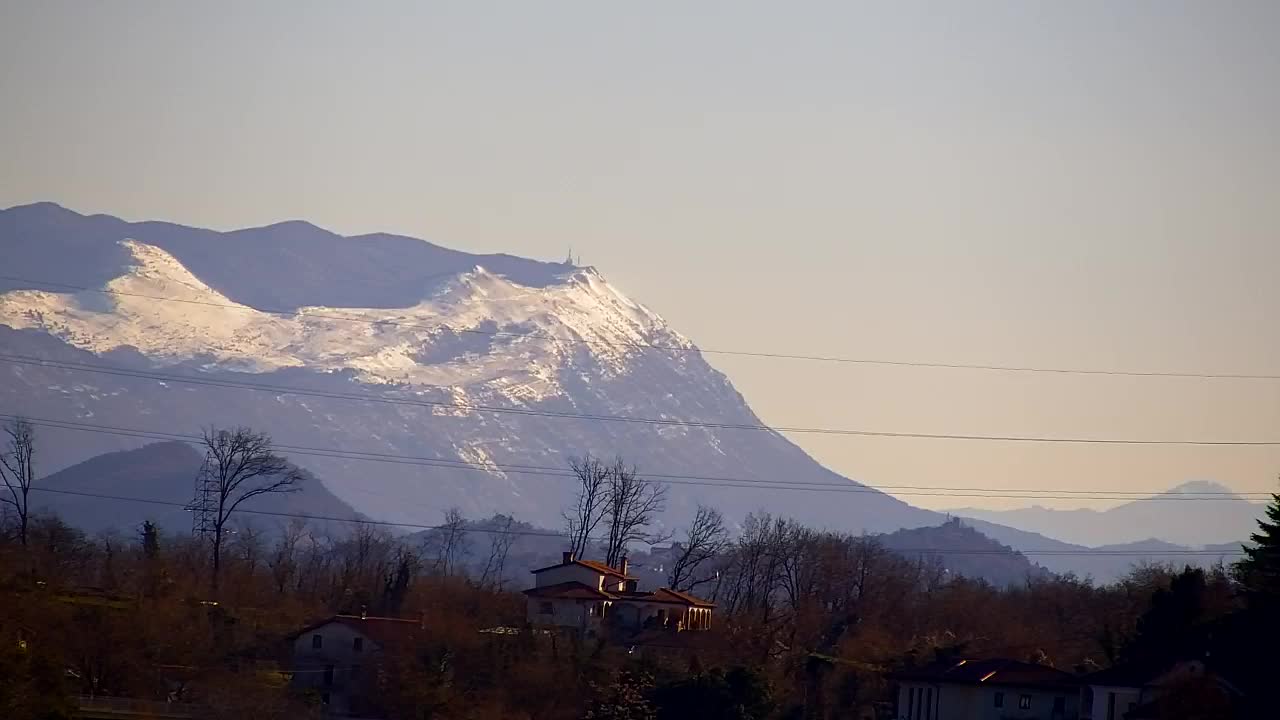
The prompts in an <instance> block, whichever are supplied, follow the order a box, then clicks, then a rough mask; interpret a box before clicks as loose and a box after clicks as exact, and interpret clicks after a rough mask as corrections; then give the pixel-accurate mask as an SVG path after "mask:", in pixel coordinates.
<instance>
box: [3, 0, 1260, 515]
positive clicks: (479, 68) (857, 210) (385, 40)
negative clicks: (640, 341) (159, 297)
mask: <svg viewBox="0 0 1280 720" xmlns="http://www.w3.org/2000/svg"><path fill="white" fill-rule="evenodd" d="M1278 33H1280V3H1275V2H1268V1H1265V0H1264V1H1260V2H1221V3H1210V2H1177V1H1174V0H1167V1H1161V2H1136V1H1135V2H1124V3H1116V2H1106V1H1100V0H1096V1H1091V0H1081V1H1079V2H1070V3H1048V2H986V1H982V0H975V1H974V2H964V3H916V2H906V1H896V2H883V3H863V2H831V3H825V2H824V3H818V2H795V3H785V4H783V3H756V2H743V1H738V2H703V3H683V2H681V3H677V2H647V3H602V2H587V1H583V2H551V1H549V2H539V3H530V2H519V1H516V2H483V1H480V0H468V1H466V2H456V3H443V2H419V1H411V2H410V1H406V2H368V3H358V4H357V3H339V2H333V3H328V2H307V3H284V2H278V3H250V2H224V3H216V4H196V3H155V2H145V3H142V2H112V3H84V2H60V1H53V0H44V1H42V2H13V1H12V0H0V90H2V91H3V95H2V97H3V98H4V108H3V110H2V111H0V207H7V206H11V205H17V204H23V203H28V202H34V201H40V200H52V201H54V202H58V203H60V204H62V205H65V206H67V207H70V208H72V209H75V210H78V211H81V212H105V213H110V214H113V215H117V216H120V217H124V218H126V219H131V220H141V219H165V220H172V221H176V222H181V223H184V224H189V225H197V226H203V227H212V228H218V229H234V228H240V227H247V226H254V225H263V224H268V223H272V222H277V221H281V220H286V219H305V220H309V221H311V222H313V223H315V224H318V225H321V226H323V227H327V228H330V229H332V230H335V231H338V232H343V233H349V234H356V233H364V232H372V231H389V232H398V233H403V234H408V235H414V236H417V237H422V238H425V239H429V240H431V241H432V242H436V243H438V244H441V245H445V246H448V247H453V248H457V249H461V250H467V251H472V252H509V253H513V254H518V255H523V256H527V257H535V258H541V259H548V260H553V259H554V260H559V259H563V258H564V257H565V255H566V254H567V252H568V251H569V248H572V249H573V252H574V254H575V255H580V256H581V259H582V262H583V263H584V264H590V265H594V266H596V267H597V268H599V269H600V271H601V272H602V273H603V274H604V275H605V276H606V277H607V278H608V279H609V280H610V281H611V282H612V283H614V284H615V285H617V286H618V287H619V288H621V289H622V290H623V291H624V292H626V293H627V294H629V295H630V296H631V297H633V298H636V299H638V300H639V301H641V302H644V303H645V304H646V305H648V306H649V307H651V308H653V309H654V310H655V311H657V312H659V313H660V314H662V315H663V316H664V317H665V318H666V319H667V320H668V321H669V322H670V323H671V324H672V325H673V326H674V327H675V328H676V329H678V330H679V331H680V332H682V333H684V334H685V335H687V336H689V337H691V338H692V339H693V340H694V341H695V342H697V343H698V344H699V345H700V346H702V347H704V348H708V349H729V350H747V351H763V352H777V353H790V354H805V355H823V356H840V357H849V358H862V359H885V360H894V361H924V362H940V363H973V364H994V365H1017V366H1040V367H1066V368H1085V369H1097V370H1135V371H1172V372H1192V373H1244V374H1249V373H1262V374H1280V322H1277V315H1276V309H1277V308H1280V283H1278V282H1277V270H1278V269H1280V133H1277V132H1276V128H1280V82H1277V78H1280V43H1277V42H1275V38H1276V37H1277V34H1278ZM708 360H709V361H711V362H712V364H713V365H715V366H716V367H717V368H719V369H721V370H723V371H724V372H725V373H726V374H728V376H729V377H730V379H731V380H732V381H733V383H734V384H735V386H736V387H737V388H738V389H739V390H740V391H741V392H742V393H743V394H744V395H745V396H746V398H747V399H748V401H749V402H750V404H751V405H752V407H753V408H754V409H755V410H756V412H757V413H758V414H759V415H760V416H761V418H762V419H763V420H764V421H765V422H768V423H770V424H777V425H791V426H798V425H803V426H826V427H842V428H855V429H865V430H885V431H904V432H924V433H947V434H951V433H960V434H995V435H1033V436H1074V437H1082V436H1084V437H1097V438H1133V439H1177V440H1184V439H1188V440H1245V441H1259V440H1277V439H1280V382H1278V381H1245V380H1210V379H1186V378H1182V379H1173V378H1133V377H1113V376H1097V375H1088V376H1078V375H1061V374H1032V373H999V372H984V371H975V370H959V369H926V368H911V367H886V366H875V365H863V364H849V363H820V362H808V361H797V360H776V359H775V360H770V359H760V358H747V357H736V356H727V355H709V356H708ZM794 440H795V441H796V442H797V443H799V444H800V445H801V446H802V447H804V448H805V449H806V450H808V451H809V452H810V453H811V454H813V455H814V456H815V457H816V458H818V459H819V460H820V461H822V462H823V463H825V464H827V465H828V466H829V467H831V468H833V469H835V470H837V471H838V472H841V473H843V474H845V475H848V476H850V477H852V478H855V479H858V480H860V481H863V482H866V483H868V484H872V485H909V484H912V483H915V484H920V485H930V486H947V487H952V486H954V487H973V486H981V487H992V488H1006V489H1011V490H1014V489H1018V488H1075V489H1086V490H1087V489H1107V490H1132V491H1145V490H1160V489H1163V488H1167V487H1171V486H1173V485H1176V484H1178V483H1181V482H1184V481H1188V480H1194V479H1214V480H1217V481H1219V482H1223V483H1225V484H1227V485H1229V486H1230V487H1232V488H1234V489H1236V490H1239V491H1270V490H1274V489H1275V488H1276V485H1277V483H1276V476H1277V474H1278V473H1280V448H1276V447H1253V448H1248V447H1244V448H1242V447H1216V448H1215V447H1171V446H1111V445H1107V446H1103V445H1062V444H1031V443H996V442H969V441H959V440H921V439H893V438H857V437H847V436H825V437H824V436H812V435H807V436H806V435H802V436H797V437H795V438H794ZM905 499H908V500H909V501H911V502H912V503H913V504H917V505H922V506H925V507H932V508H947V507H955V506H959V505H965V504H981V505H984V506H988V507H1008V506H1014V505H1023V504H1030V502H1031V501H1026V500H1018V499H1005V500H983V501H974V502H973V503H970V502H968V501H957V499H955V498H950V499H946V498H929V497H910V498H905ZM1043 504H1051V503H1043ZM1056 504H1058V505H1060V506H1074V505H1080V504H1088V503H1083V502H1082V503H1073V502H1059V503H1056Z"/></svg>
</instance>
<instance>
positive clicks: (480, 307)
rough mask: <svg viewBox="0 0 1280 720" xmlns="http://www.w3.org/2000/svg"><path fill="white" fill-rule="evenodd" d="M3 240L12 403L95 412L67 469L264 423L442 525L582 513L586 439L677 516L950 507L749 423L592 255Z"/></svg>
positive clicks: (232, 239) (906, 522)
mask: <svg viewBox="0 0 1280 720" xmlns="http://www.w3.org/2000/svg"><path fill="white" fill-rule="evenodd" d="M0 250H2V251H3V254H4V257H5V260H6V262H5V270H4V272H3V273H0V274H3V275H6V276H8V277H9V278H11V279H8V280H4V281H3V282H4V284H3V285H0V355H3V356H4V357H0V408H2V410H0V412H4V413H21V414H25V415H28V416H30V417H32V418H36V419H45V420H74V421H77V422H81V423H87V424H91V425H93V426H95V427H94V428H79V429H56V428H51V427H48V426H42V428H41V437H42V441H43V442H45V443H47V449H46V450H45V452H44V453H43V455H42V459H43V462H44V463H45V466H44V469H45V470H46V471H50V470H56V469H58V468H60V467H65V466H68V465H70V464H73V463H75V462H79V461H81V460H84V459H87V458H89V457H92V456H94V455H97V454H100V453H103V452H107V451H112V450H120V449H127V448H133V447H137V446H139V445H141V444H143V443H145V442H148V441H151V440H154V439H159V438H160V437H162V436H161V435H160V434H162V433H177V434H180V435H190V434H193V433H196V432H198V429H199V428H200V427H201V426H204V425H209V424H218V425H238V424H244V425H250V426H252V427H254V428H256V429H261V430H266V431H268V432H270V433H272V434H273V436H274V437H275V439H276V441H277V443H279V444H283V445H286V446H288V447H289V449H288V450H286V454H288V455H289V456H290V458H291V459H292V460H293V461H295V462H296V463H297V464H298V465H300V466H301V467H304V468H306V469H308V470H310V471H312V472H314V473H315V474H316V475H317V476H318V477H321V478H323V479H324V483H325V484H326V485H327V487H328V488H329V489H330V490H331V491H332V492H333V493H334V494H335V495H336V496H337V497H338V498H340V499H341V500H342V501H343V502H345V503H348V504H349V505H351V506H352V507H353V508H355V509H356V510H357V511H359V512H362V513H365V514H367V515H368V516H370V517H373V518H376V519H380V520H390V521H397V522H412V523H427V524H429V523H434V522H438V521H439V519H440V517H441V513H442V511H443V510H445V509H446V508H449V507H453V506H457V507H459V508H460V509H461V510H462V511H463V513H464V514H465V515H467V516H468V517H473V518H479V517H487V516H489V515H491V514H493V513H494V512H503V513H511V514H514V515H515V516H516V517H517V518H519V519H521V520H526V521H529V522H533V523H535V524H538V525H541V526H544V527H558V526H559V524H560V518H559V514H560V509H561V507H562V506H563V505H564V504H565V503H566V501H567V500H568V498H569V494H570V491H571V485H570V483H569V481H568V480H567V479H566V478H565V477H564V476H563V475H564V473H563V468H564V467H565V464H566V460H567V458H569V457H570V456H574V455H581V454H583V453H588V452H590V453H593V454H597V455H603V456H606V457H611V456H614V455H621V456H623V457H624V458H625V459H627V460H628V461H630V462H633V463H635V464H636V465H638V466H639V468H640V470H641V472H643V473H647V474H650V475H651V476H657V475H665V476H675V477H668V478H666V480H669V481H670V482H671V485H670V497H669V502H668V511H667V513H666V514H665V515H664V517H663V520H664V522H665V523H667V524H669V525H680V524H681V523H682V522H683V521H684V520H686V519H687V518H688V517H689V516H691V515H692V512H693V510H694V508H695V507H696V505H697V504H698V503H708V504H712V505H715V506H717V507H719V508H720V509H721V510H722V511H723V512H724V513H725V515H726V517H728V518H731V519H740V518H742V517H744V516H745V515H746V514H747V513H748V512H751V511H753V510H757V509H760V508H763V507H767V508H769V509H770V510H771V511H773V512H775V513H778V514H784V515H791V516H794V517H796V518H797V519H799V520H802V521H803V522H806V523H808V524H810V525H814V526H818V527H829V528H833V529H841V530H853V531H857V530H867V531H872V532H879V531H893V530H896V529H899V528H902V527H917V526H921V525H929V524H937V523H939V522H940V521H941V520H942V517H941V516H940V515H938V514H937V513H933V512H929V511H925V510H920V509H918V508H914V507H912V506H910V505H908V504H906V503H903V502H901V501H899V500H897V499H895V498H892V497H890V496H888V495H885V494H882V493H878V492H875V491H871V490H869V489H868V488H866V487H864V486H861V485H859V484H857V483H854V482H852V481H850V480H848V479H846V478H843V477H841V476H839V475H836V474H835V473H832V472H830V471H828V470H827V469H825V468H823V467H822V466H820V465H819V464H818V463H816V462H815V461H813V460H812V459H811V458H810V457H809V456H808V455H806V454H805V453H804V452H803V451H802V450H800V449H799V448H798V447H796V446H795V445H794V444H792V443H791V442H790V441H788V440H787V439H786V438H785V437H783V436H781V435H779V434H777V433H774V432H772V431H765V430H758V429H741V428H736V427H731V426H735V425H736V426H740V425H748V426H758V425H760V424H761V421H760V420H759V418H757V417H756V416H755V414H754V413H753V412H752V411H751V409H750V407H748V405H747V403H746V401H745V400H744V399H743V398H742V396H741V395H740V394H739V393H738V392H737V391H736V390H735V389H734V388H733V386H732V385H731V384H730V383H729V381H728V379H727V378H725V376H724V375H722V374H721V373H719V372H718V371H716V370H715V369H714V368H712V367H711V366H710V365H708V364H707V363H706V361H705V360H704V359H703V358H702V356H701V355H700V354H699V353H698V352H697V349H696V347H695V346H694V345H693V343H692V342H691V341H689V340H688V339H687V338H684V337H683V336H681V335H680V334H679V333H677V332H676V331H675V330H673V329H672V328H670V327H669V326H668V325H667V324H666V322H665V321H663V319H662V318H661V317H659V316H658V315H657V314H655V313H654V312H652V311H651V310H649V309H647V308H645V307H644V306H643V305H640V304H639V303H636V302H634V301H632V300H630V299H628V298H627V297H626V296H625V295H623V294H622V293H620V292H619V291H618V290H617V289H615V288H614V287H612V286H611V285H610V284H609V283H608V282H607V281H606V280H605V279H604V277H603V276H602V275H601V274H600V273H599V272H598V271H596V270H594V269H592V268H585V267H576V266H572V265H568V264H562V263H544V262H537V261H532V260H524V259H521V258H514V257H511V256H505V255H493V256H476V255H469V254H466V253H460V252H456V251H452V250H448V249H445V248H441V247H438V246H435V245H432V244H430V243H427V242H424V241H421V240H416V239H413V238H405V237H399V236H392V235H365V236H358V237H342V236H338V235H335V234H333V233H330V232H328V231H325V230H322V229H320V228H317V227H314V226H312V225H308V224H306V223H299V222H289V223H282V224H278V225H272V226H269V227H265V228H255V229H250V230H243V231H237V232H229V233H219V232H214V231H210V230H201V229H196V228H187V227H182V226H179V225H173V224H169V223H156V222H142V223H129V222H125V221H123V220H120V219H118V218H114V217H109V216H103V215H94V216H85V215H81V214H78V213H75V212H72V211H70V210H67V209H65V208H61V207H59V206H56V205H52V204H48V203H42V204H38V205H30V206H22V207H16V208H10V209H8V210H4V211H0ZM12 278H18V279H16V280H15V279H12ZM48 283H58V284H48ZM33 358H39V359H41V360H52V361H57V362H60V363H63V364H62V365H61V366H57V367H55V366H51V365H40V364H35V361H34V360H32V359H33ZM67 363H74V364H75V365H74V366H72V365H67ZM138 373H142V375H139V374H138ZM156 374H164V375H165V376H166V377H165V378H156V377H155V375H156ZM210 383H212V384H210ZM246 384H252V385H254V386H255V387H251V388H247V387H243V386H244V385H246ZM264 386H269V387H264ZM299 390H302V391H303V392H299ZM481 408H482V409H481ZM618 418H627V419H629V420H628V421H622V420H619V419H618ZM684 423H694V424H693V425H689V424H684ZM125 431H128V432H125ZM139 431H140V432H139ZM356 453H359V454H360V455H359V456H358V457H357V456H356V455H355V454H356ZM795 483H819V484H822V485H823V486H824V487H823V488H822V489H823V490H824V491H823V492H811V491H803V490H799V489H795V488H794V487H791V486H790V485H789V484H795ZM762 484H764V485H770V486H772V487H762V486H761V485H762ZM849 491H852V492H849Z"/></svg>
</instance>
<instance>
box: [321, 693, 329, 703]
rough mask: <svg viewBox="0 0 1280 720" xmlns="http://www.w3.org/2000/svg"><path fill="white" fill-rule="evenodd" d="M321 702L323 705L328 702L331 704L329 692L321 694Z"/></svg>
mask: <svg viewBox="0 0 1280 720" xmlns="http://www.w3.org/2000/svg"><path fill="white" fill-rule="evenodd" d="M320 704H321V705H328V704H329V693H325V694H323V695H321V696H320Z"/></svg>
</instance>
